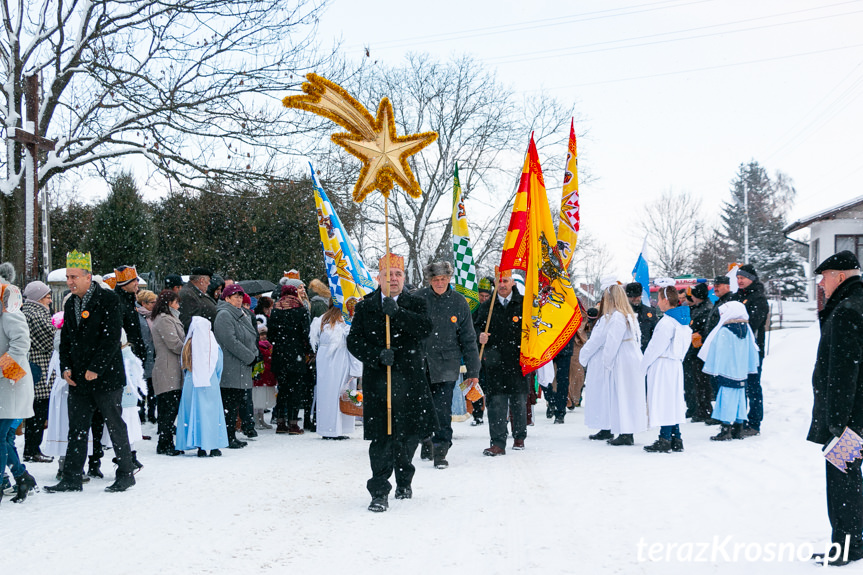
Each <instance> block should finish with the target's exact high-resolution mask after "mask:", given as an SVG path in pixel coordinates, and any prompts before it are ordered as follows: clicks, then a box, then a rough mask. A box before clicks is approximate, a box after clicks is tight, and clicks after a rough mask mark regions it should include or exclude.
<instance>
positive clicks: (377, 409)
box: [348, 288, 438, 439]
mask: <svg viewBox="0 0 863 575" xmlns="http://www.w3.org/2000/svg"><path fill="white" fill-rule="evenodd" d="M396 301H397V303H398V305H399V311H398V313H397V314H396V315H395V316H394V317H392V318H391V319H390V342H391V344H390V348H391V349H392V350H393V351H394V352H395V364H394V365H393V366H392V421H393V428H392V432H393V436H394V437H397V438H399V439H405V438H407V437H410V436H418V437H421V438H423V437H428V436H429V435H431V433H432V432H433V431H434V430H435V429H437V427H438V424H437V415H436V414H435V409H434V404H433V403H432V397H431V391H430V390H429V384H428V379H427V378H426V373H425V354H424V353H423V344H422V341H423V340H424V339H425V338H426V337H428V336H429V334H430V333H431V331H432V322H431V320H430V319H429V317H428V313H427V312H426V302H425V300H424V299H422V298H419V297H416V296H414V295H411V294H410V293H409V292H408V291H407V290H405V291H402V293H401V295H399V297H398V300H396ZM384 318H385V315H384V312H383V306H382V304H381V290H380V288H378V289H376V290H375V291H373V292H372V293H370V294H368V295H367V296H365V297H364V298H363V300H362V301H361V302H360V303H358V304H357V307H356V310H355V311H354V319H353V321H352V322H351V331H350V333H349V334H348V351H350V352H351V353H352V354H353V355H354V357H356V358H357V359H358V360H360V361H361V362H363V437H365V439H383V438H385V437H386V436H387V368H386V366H385V365H381V363H380V355H381V351H383V350H384V349H386V323H385V319H384Z"/></svg>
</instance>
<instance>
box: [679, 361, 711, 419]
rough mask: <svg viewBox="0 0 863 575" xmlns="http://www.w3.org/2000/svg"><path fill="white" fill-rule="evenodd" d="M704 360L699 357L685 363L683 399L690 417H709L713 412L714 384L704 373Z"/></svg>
mask: <svg viewBox="0 0 863 575" xmlns="http://www.w3.org/2000/svg"><path fill="white" fill-rule="evenodd" d="M703 367H704V362H703V361H701V360H700V359H698V358H697V357H695V358H691V359H688V360H686V361H684V363H683V399H684V401H685V402H686V411H687V412H688V413H689V417H700V418H702V419H707V418H709V417H710V416H711V414H712V413H713V405H712V404H711V402H712V401H713V386H712V384H711V383H710V376H709V375H707V374H706V373H704V372H703V371H701V370H702V368H703Z"/></svg>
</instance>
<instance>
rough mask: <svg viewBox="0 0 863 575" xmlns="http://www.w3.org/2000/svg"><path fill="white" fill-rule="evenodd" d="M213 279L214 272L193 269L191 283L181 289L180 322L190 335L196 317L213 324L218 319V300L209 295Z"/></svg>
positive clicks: (199, 268)
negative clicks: (190, 328)
mask: <svg viewBox="0 0 863 575" xmlns="http://www.w3.org/2000/svg"><path fill="white" fill-rule="evenodd" d="M212 277H213V272H212V270H209V269H207V268H201V267H198V268H192V274H191V275H190V276H189V283H187V284H186V285H184V286H183V287H182V288H180V321H181V322H183V329H184V330H185V331H186V333H189V325H190V324H191V323H192V318H193V317H194V316H198V317H202V318H204V319H206V320H207V321H209V322H210V323H211V324H212V323H213V320H214V319H216V300H215V299H213V298H212V297H211V296H209V295H207V288H208V287H210V279H211V278H212Z"/></svg>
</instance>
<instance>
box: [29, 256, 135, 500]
mask: <svg viewBox="0 0 863 575" xmlns="http://www.w3.org/2000/svg"><path fill="white" fill-rule="evenodd" d="M66 285H67V286H68V287H69V290H70V291H71V292H72V295H71V297H70V298H69V300H68V301H67V302H66V305H65V307H64V310H63V312H64V314H63V315H64V322H63V328H62V330H61V332H60V371H61V373H62V374H63V378H64V379H65V380H66V381H67V382H68V384H69V445H68V447H67V449H66V461H65V463H64V466H63V479H62V480H61V481H60V483H58V484H57V485H54V486H48V487H45V491H48V492H49V493H53V492H57V491H81V475H82V473H83V470H84V460H85V459H86V457H87V435H88V432H89V429H90V424H91V422H92V421H93V413H94V411H95V410H97V409H98V410H99V411H101V412H102V415H103V416H104V418H105V423H106V424H107V425H108V434H109V435H110V436H111V443H112V444H113V445H114V452H115V453H116V454H117V464H118V468H117V476H116V480H115V481H114V483H113V484H112V485H110V486H109V487H107V488H106V491H125V490H126V489H128V488H129V487H131V486H132V485H134V484H135V478H134V476H133V475H132V472H133V459H132V451H131V449H130V447H129V435H128V432H127V430H126V423H125V422H124V421H123V414H122V407H121V402H122V399H123V388H124V387H125V386H126V371H125V369H124V367H123V356H122V353H121V350H120V331H121V330H122V327H123V314H122V310H121V309H120V302H119V300H118V299H117V296H116V294H114V292H113V291H110V290H106V289H102V288H101V287H100V286H99V285H98V284H97V283H96V282H94V281H93V276H92V275H91V272H90V255H89V254H80V253H78V252H72V253H71V254H69V255H68V256H67V263H66Z"/></svg>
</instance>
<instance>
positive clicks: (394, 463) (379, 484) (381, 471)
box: [366, 436, 419, 497]
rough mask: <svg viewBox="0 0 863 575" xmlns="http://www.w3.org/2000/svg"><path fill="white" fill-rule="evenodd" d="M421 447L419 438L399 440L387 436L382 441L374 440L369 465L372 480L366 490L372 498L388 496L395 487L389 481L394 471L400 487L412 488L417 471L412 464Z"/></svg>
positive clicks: (370, 447)
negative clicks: (418, 446) (419, 446)
mask: <svg viewBox="0 0 863 575" xmlns="http://www.w3.org/2000/svg"><path fill="white" fill-rule="evenodd" d="M417 445H419V437H416V436H411V437H407V438H404V439H398V438H395V437H392V436H387V437H384V438H382V439H372V443H371V445H369V463H371V466H372V478H371V479H369V480H368V482H367V483H366V489H368V490H369V493H371V494H372V497H380V496H383V495H388V494H389V492H390V491H391V490H392V488H393V486H392V484H391V483H390V481H389V479H390V476H392V474H393V471H395V473H396V485H397V486H398V487H410V485H411V481H412V480H413V478H414V472H415V471H416V469H415V468H414V466H413V463H411V460H413V458H414V453H416V450H417Z"/></svg>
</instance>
